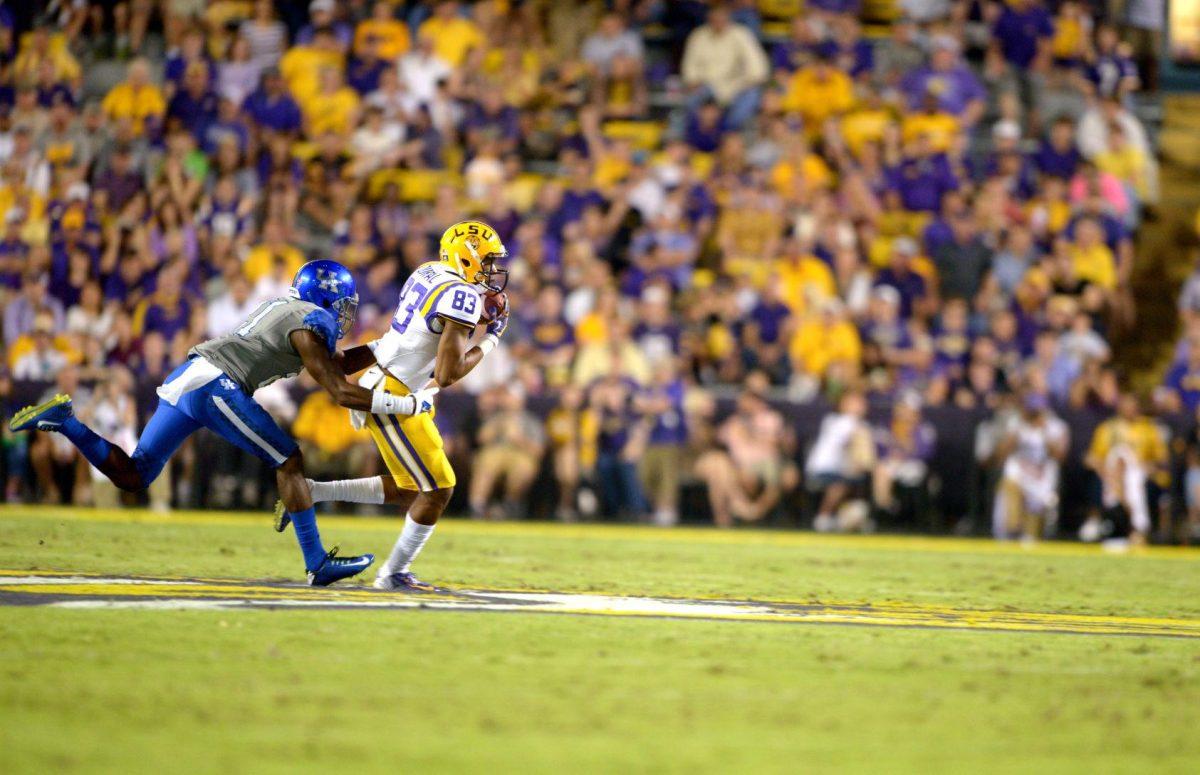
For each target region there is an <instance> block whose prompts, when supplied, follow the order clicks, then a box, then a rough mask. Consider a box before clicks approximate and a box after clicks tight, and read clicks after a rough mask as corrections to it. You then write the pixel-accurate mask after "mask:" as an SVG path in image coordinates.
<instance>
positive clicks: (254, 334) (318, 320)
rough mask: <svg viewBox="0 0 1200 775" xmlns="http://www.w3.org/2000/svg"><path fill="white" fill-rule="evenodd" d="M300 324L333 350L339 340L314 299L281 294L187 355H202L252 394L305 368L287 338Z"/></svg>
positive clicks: (330, 320) (333, 323)
mask: <svg viewBox="0 0 1200 775" xmlns="http://www.w3.org/2000/svg"><path fill="white" fill-rule="evenodd" d="M301 329H304V330H308V331H312V332H313V333H315V334H316V335H317V337H318V338H320V340H321V341H323V342H324V343H325V345H326V346H327V347H328V348H329V352H330V354H333V352H334V349H335V348H336V346H337V339H338V337H337V330H338V329H337V321H336V320H335V319H334V317H333V314H332V313H330V312H328V311H327V310H324V309H321V308H320V307H318V306H317V305H315V304H313V303H312V302H308V301H301V300H300V299H293V298H280V299H272V300H271V301H267V302H264V303H263V304H261V305H260V306H259V307H258V309H256V310H254V312H253V313H252V314H251V315H250V317H248V318H246V322H245V323H242V325H240V326H238V327H237V328H236V329H234V330H233V331H232V332H231V333H228V334H226V335H225V336H222V337H218V338H216V339H210V340H209V341H207V342H202V343H201V344H198V345H196V346H195V347H193V348H192V349H191V350H190V351H189V352H188V357H189V358H195V357H203V358H204V359H206V360H207V361H208V362H209V363H211V364H213V365H214V366H216V367H217V368H219V369H220V370H221V371H223V372H225V374H227V375H228V376H229V377H230V378H231V379H233V380H234V381H235V382H237V383H238V385H240V386H241V387H242V389H243V390H245V391H246V392H247V393H251V394H253V393H254V391H255V390H258V389H259V388H260V387H264V386H265V385H270V384H271V383H272V382H274V381H276V380H279V379H287V378H288V377H294V376H296V375H297V374H299V373H300V370H301V369H303V368H304V363H303V361H301V360H300V355H299V353H297V352H296V348H295V347H293V346H292V341H291V334H292V332H293V331H299V330H301Z"/></svg>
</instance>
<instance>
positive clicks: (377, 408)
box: [371, 387, 439, 417]
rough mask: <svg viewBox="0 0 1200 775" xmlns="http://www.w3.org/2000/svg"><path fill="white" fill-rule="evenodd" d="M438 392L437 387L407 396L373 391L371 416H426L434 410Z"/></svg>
mask: <svg viewBox="0 0 1200 775" xmlns="http://www.w3.org/2000/svg"><path fill="white" fill-rule="evenodd" d="M438 390H439V388H436V387H428V388H424V389H422V390H418V391H417V392H415V393H409V394H408V395H406V396H398V395H395V394H393V393H385V392H383V391H382V390H375V391H372V393H371V414H398V415H403V416H405V417H412V416H413V415H418V414H425V413H426V412H429V411H432V410H433V397H434V396H435V395H437V392H438Z"/></svg>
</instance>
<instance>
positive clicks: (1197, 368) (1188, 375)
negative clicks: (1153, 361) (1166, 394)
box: [1163, 339, 1200, 414]
mask: <svg viewBox="0 0 1200 775" xmlns="http://www.w3.org/2000/svg"><path fill="white" fill-rule="evenodd" d="M1163 387H1165V388H1167V389H1168V390H1170V391H1171V395H1172V397H1173V399H1174V400H1175V401H1177V402H1178V404H1179V405H1180V406H1182V407H1183V408H1184V409H1186V410H1187V411H1188V413H1189V414H1194V413H1195V411H1196V408H1197V407H1200V341H1197V340H1195V339H1191V340H1189V341H1188V345H1187V358H1186V359H1185V360H1183V361H1181V362H1180V363H1177V364H1175V365H1174V366H1172V367H1171V369H1170V370H1169V371H1168V372H1167V374H1166V377H1164V378H1163Z"/></svg>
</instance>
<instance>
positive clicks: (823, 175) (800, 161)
mask: <svg viewBox="0 0 1200 775" xmlns="http://www.w3.org/2000/svg"><path fill="white" fill-rule="evenodd" d="M832 183H833V173H832V172H830V171H829V166H828V165H827V164H825V162H824V160H822V159H821V157H820V156H818V155H816V154H815V153H812V152H811V151H810V150H809V148H808V143H807V142H805V140H804V137H803V136H801V135H791V137H790V138H789V139H788V140H787V146H786V147H785V148H784V151H783V156H782V158H780V160H779V161H778V162H777V163H776V164H775V166H774V167H772V168H771V185H772V186H773V187H774V188H775V190H776V191H777V192H779V195H780V196H781V197H783V198H784V200H786V201H788V202H796V203H799V202H803V201H804V200H805V199H806V198H807V196H806V195H807V194H808V192H810V191H814V190H816V189H820V188H827V187H828V186H829V185H830V184H832Z"/></svg>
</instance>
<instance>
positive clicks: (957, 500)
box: [0, 0, 1200, 540]
mask: <svg viewBox="0 0 1200 775" xmlns="http://www.w3.org/2000/svg"><path fill="white" fill-rule="evenodd" d="M30 5H31V6H39V5H45V8H44V9H41V10H40V12H39V11H38V10H36V9H30V8H26V7H24V5H22V4H15V3H10V2H4V3H2V4H0V63H2V70H0V73H2V80H0V178H2V179H0V218H2V219H3V222H2V224H0V229H2V232H3V233H2V235H0V304H2V306H3V342H4V344H3V346H4V357H3V372H2V376H0V401H2V402H3V405H4V407H3V408H4V409H5V410H6V414H11V411H12V410H13V408H14V406H15V405H16V404H17V403H19V402H21V401H25V400H35V399H37V398H39V397H41V395H42V394H44V393H46V392H50V391H64V390H67V391H71V392H73V393H74V394H75V396H76V405H77V406H79V407H80V411H81V412H86V413H87V414H88V416H89V421H90V422H91V423H92V424H93V425H94V426H95V427H97V428H99V429H103V430H104V432H105V433H106V435H108V437H109V438H111V439H112V440H114V441H115V442H117V443H118V444H121V445H129V444H130V443H131V442H132V441H133V440H134V439H135V438H136V434H137V431H138V429H139V428H140V423H141V422H142V421H143V420H144V418H145V417H146V414H147V409H149V408H150V407H151V406H152V402H153V387H154V386H155V385H157V384H158V383H159V381H160V380H161V378H162V377H163V375H164V374H166V373H167V372H168V371H169V370H170V369H171V368H172V367H173V366H174V365H175V364H176V363H178V362H179V361H180V360H182V359H183V358H184V354H185V353H186V351H187V350H188V348H189V347H190V346H192V345H193V344H195V343H196V342H198V341H200V340H202V339H204V338H207V337H210V336H214V335H218V334H221V333H224V332H226V331H228V330H229V329H230V328H231V327H233V326H234V325H235V323H236V322H237V321H239V320H241V319H242V318H243V317H244V316H246V315H247V314H248V312H249V311H250V310H252V309H253V308H254V307H255V306H256V305H257V304H258V303H260V302H261V301H262V300H264V299H267V298H270V297H274V296H277V295H280V294H282V293H284V291H285V289H286V288H287V287H288V285H289V283H290V280H291V278H292V275H293V274H294V272H295V271H296V269H297V268H298V267H299V266H300V265H301V264H302V263H303V262H304V261H306V260H309V259H312V258H316V257H331V258H334V259H336V260H338V261H340V262H342V263H344V264H346V265H347V266H349V267H350V268H351V269H352V270H353V272H354V273H355V275H356V277H357V279H358V283H359V293H360V295H361V297H362V305H361V308H360V314H359V318H358V323H357V327H356V329H355V332H354V334H353V335H352V336H353V338H354V339H355V340H356V341H361V340H366V339H369V338H373V336H375V335H377V334H378V333H379V332H380V331H381V330H383V328H384V327H385V326H386V322H387V319H388V317H389V316H390V315H391V314H392V311H393V308H394V306H395V304H396V301H397V293H398V289H399V287H400V285H401V284H402V283H403V281H404V280H405V278H406V277H407V274H408V273H409V272H410V271H411V270H412V269H413V268H414V267H415V266H417V265H418V264H420V263H422V262H424V261H426V260H429V259H430V258H432V257H434V252H435V246H436V236H437V235H438V234H439V233H440V232H441V230H442V229H444V228H445V226H446V225H447V224H449V223H452V222H455V221H457V220H460V219H462V218H464V217H467V216H471V217H478V218H482V219H485V220H487V221H488V222H489V223H491V224H492V225H494V227H495V228H496V229H497V230H498V232H499V233H500V235H501V237H502V239H503V240H504V242H505V243H506V245H507V246H508V249H509V252H510V255H511V256H513V258H512V259H511V261H510V269H511V274H512V279H511V282H510V285H509V290H508V292H509V295H510V298H511V306H512V309H513V321H512V324H511V326H510V331H509V333H508V334H507V335H506V337H505V340H504V344H503V346H502V347H501V348H499V349H498V350H497V351H496V352H495V353H493V354H492V355H491V356H490V357H489V358H488V359H487V360H485V361H484V363H483V365H482V366H481V367H480V368H479V369H477V370H476V372H475V373H473V374H472V375H471V376H470V378H469V379H468V380H466V381H465V384H464V386H463V389H462V390H457V389H456V390H453V391H448V392H447V393H446V394H445V395H444V396H443V397H442V399H441V400H442V402H443V411H441V412H440V413H439V418H438V422H439V423H440V424H443V425H444V433H445V436H446V438H447V444H448V446H449V448H450V450H451V453H452V456H454V457H455V458H457V465H458V466H460V467H461V470H463V471H464V472H465V473H466V475H465V476H464V477H463V478H464V479H465V480H467V481H465V482H464V484H465V486H464V487H463V488H461V489H462V492H461V493H460V494H458V495H457V496H456V499H457V500H456V502H458V503H459V505H460V511H462V512H464V513H465V512H470V513H472V514H473V515H476V516H479V517H484V518H492V517H501V516H503V517H525V516H529V515H531V514H536V515H540V516H555V517H558V518H561V519H575V518H579V517H581V516H582V517H587V518H599V517H609V518H625V519H631V520H647V521H655V522H658V523H660V524H674V523H676V522H677V521H679V520H680V519H681V517H682V518H685V519H687V518H695V517H697V516H700V517H702V518H704V519H711V520H713V521H715V522H716V523H717V524H718V525H723V526H728V525H733V524H737V523H740V522H761V521H767V522H773V523H784V524H797V523H800V524H804V525H809V524H811V525H814V526H815V527H816V528H817V529H820V530H858V529H870V528H871V527H873V526H874V525H876V524H882V525H883V526H885V527H888V526H895V527H900V528H905V527H907V528H928V529H950V528H952V527H957V528H958V529H960V530H978V531H990V532H993V533H995V534H996V535H997V536H1000V537H1024V538H1026V539H1032V538H1036V537H1038V536H1041V535H1046V534H1048V533H1052V532H1053V531H1055V530H1056V529H1059V530H1061V526H1057V523H1058V522H1059V516H1060V513H1065V512H1066V511H1068V510H1070V511H1071V513H1072V516H1071V517H1070V520H1071V525H1070V527H1071V529H1072V530H1074V529H1075V528H1077V527H1080V526H1082V534H1083V535H1084V537H1086V538H1089V539H1099V538H1102V537H1105V536H1108V535H1110V534H1111V535H1129V536H1131V537H1132V538H1134V539H1135V540H1140V539H1142V538H1145V537H1147V536H1150V535H1152V534H1153V533H1155V531H1162V530H1166V531H1168V532H1171V531H1173V532H1172V536H1171V537H1179V536H1183V537H1186V536H1187V534H1188V533H1189V526H1190V525H1194V524H1196V520H1198V519H1200V447H1197V445H1196V444H1195V443H1193V440H1192V437H1194V436H1195V435H1196V433H1195V431H1194V430H1191V427H1192V426H1191V425H1186V424H1184V425H1178V424H1177V428H1176V431H1175V436H1176V438H1177V439H1182V442H1181V445H1180V446H1179V447H1178V449H1179V450H1182V451H1180V452H1178V454H1175V453H1169V451H1168V449H1167V446H1168V445H1167V444H1166V443H1165V435H1164V434H1166V433H1167V431H1166V430H1164V428H1163V426H1162V425H1161V424H1160V423H1158V422H1157V421H1156V420H1152V419H1150V417H1149V416H1148V415H1146V414H1144V413H1145V412H1148V411H1151V410H1155V411H1162V412H1170V413H1173V414H1174V415H1189V416H1194V414H1195V411H1196V409H1197V407H1198V406H1200V280H1196V281H1195V282H1189V284H1188V285H1187V286H1186V287H1185V289H1184V292H1183V296H1182V298H1181V300H1180V308H1181V315H1182V316H1183V319H1184V328H1185V336H1184V339H1183V341H1182V342H1181V344H1180V349H1179V354H1178V360H1177V364H1176V365H1175V366H1173V367H1172V369H1171V371H1170V372H1169V373H1168V374H1167V375H1166V376H1165V378H1164V381H1163V389H1162V390H1161V391H1159V393H1157V394H1156V396H1155V405H1154V406H1151V405H1149V404H1148V403H1147V404H1146V405H1144V406H1143V405H1141V404H1139V402H1138V399H1137V398H1136V397H1135V396H1133V395H1131V394H1130V393H1128V392H1127V391H1126V390H1125V388H1124V386H1123V385H1122V384H1121V380H1120V379H1118V374H1117V372H1116V370H1115V369H1114V367H1113V365H1112V362H1111V351H1110V347H1109V344H1108V341H1107V340H1108V335H1109V333H1110V332H1112V331H1114V330H1120V329H1121V328H1122V327H1128V326H1130V325H1131V324H1132V321H1133V320H1134V314H1135V312H1136V304H1135V300H1134V299H1133V298H1132V296H1131V294H1130V293H1129V290H1128V282H1127V280H1128V278H1129V277H1130V273H1131V271H1132V269H1133V267H1134V265H1135V264H1136V263H1137V260H1138V256H1137V251H1136V249H1135V243H1136V239H1135V237H1136V235H1137V231H1138V229H1139V224H1140V223H1141V220H1142V218H1143V214H1144V213H1145V212H1146V208H1147V207H1148V206H1152V205H1153V203H1154V202H1155V198H1156V196H1157V181H1158V169H1157V161H1156V157H1155V153H1154V148H1153V146H1152V144H1151V140H1150V136H1149V134H1148V132H1147V129H1146V127H1145V126H1144V125H1143V123H1142V122H1141V121H1140V120H1139V118H1138V112H1137V107H1138V99H1139V97H1143V96H1144V95H1146V94H1148V93H1152V87H1153V83H1152V82H1151V79H1152V77H1153V72H1152V59H1148V58H1146V55H1147V54H1153V41H1154V40H1155V35H1156V34H1157V30H1156V29H1155V24H1154V19H1153V18H1152V17H1153V14H1151V15H1150V17H1151V18H1149V20H1147V16H1146V14H1144V13H1143V14H1135V13H1134V11H1138V10H1142V11H1144V10H1145V9H1144V8H1142V6H1144V5H1145V3H1143V2H1139V0H1130V2H1128V3H1125V4H1122V3H1112V4H1109V6H1111V7H1114V8H1118V9H1119V10H1118V12H1113V13H1111V14H1110V15H1104V13H1103V11H1102V10H1098V6H1097V5H1096V4H1094V3H1081V2H1074V1H1072V0H1063V1H1062V2H1058V3H1053V4H1051V3H1045V2H1043V1H1042V0H1005V1H1004V2H982V3H981V2H966V1H965V0H899V2H895V3H887V2H884V3H872V2H866V3H862V2H858V1H857V0H809V2H807V3H800V2H797V1H795V0H761V1H760V2H753V1H751V0H740V1H736V0H735V1H734V2H710V3H705V2H687V1H683V0H680V1H677V2H663V1H662V0H624V1H622V0H613V1H612V2H600V1H599V0H558V1H554V2H552V1H551V0H526V1H525V2H520V1H519V0H481V1H480V2H474V3H467V2H412V1H408V2H402V1H397V2H388V1H387V0H378V1H376V2H365V1H364V0H348V1H346V2H337V3H335V2H333V0H313V2H311V3H307V4H305V3H291V2H271V1H270V0H255V1H254V2H251V1H250V0H210V1H209V2H204V0H161V2H154V1H152V0H146V1H145V2H137V1H136V0H135V1H134V2H120V3H99V2H64V3H50V4H30ZM1109 6H1100V7H1099V8H1100V9H1107V8H1108V7H1109ZM1159 26H1161V20H1159ZM1133 42H1139V45H1141V46H1142V48H1140V49H1135V48H1134V46H1133V45H1131V44H1132V43H1133ZM1198 277H1200V275H1198ZM313 388H314V385H313V384H312V383H311V382H309V381H307V380H306V379H305V378H304V377H301V378H299V379H298V380H295V381H292V382H291V383H276V384H275V385H272V386H270V387H269V388H266V389H265V390H264V391H260V393H259V396H258V397H259V399H260V400H261V401H262V402H263V403H264V404H266V405H267V406H268V407H269V408H270V409H271V411H273V412H274V413H276V415H277V417H278V418H279V419H280V420H281V421H283V422H284V423H285V427H290V428H291V429H292V432H293V433H294V435H295V436H296V437H297V438H298V439H299V440H300V441H301V442H302V444H303V446H304V449H305V453H306V460H307V461H308V467H309V469H310V472H312V473H313V474H314V475H315V476H316V477H317V478H325V477H339V476H347V475H353V476H362V475H367V474H370V473H377V472H381V471H382V470H383V469H382V466H381V465H380V461H378V460H377V459H376V455H375V454H374V452H373V449H372V447H371V445H370V443H369V439H367V437H366V436H365V434H363V433H360V432H357V431H355V430H354V429H352V428H351V427H350V425H349V423H348V422H347V421H346V417H345V412H344V410H341V409H339V408H338V407H336V406H334V405H333V404H332V403H331V402H330V400H329V399H328V397H327V396H326V395H325V394H324V393H323V392H321V391H319V390H313ZM264 393H265V394H266V395H264ZM1085 411H1086V412H1087V413H1088V414H1087V416H1088V417H1089V418H1090V417H1095V421H1091V422H1085V421H1084V420H1081V419H1079V418H1080V417H1082V415H1081V414H1080V413H1081V412H1085ZM1072 413H1074V415H1077V416H1075V421H1074V422H1072V421H1071V416H1074V415H1072ZM1097 413H1098V414H1097ZM1108 414H1112V415H1113V418H1112V419H1105V418H1106V417H1107V415H1108ZM1060 415H1061V416H1060ZM1064 417H1065V419H1064ZM1101 420H1104V421H1105V422H1104V424H1103V425H1099V426H1098V423H1099V422H1100V421H1101ZM1097 426H1098V427H1097ZM1185 426H1186V427H1185ZM964 428H965V430H964ZM1093 432H1094V435H1095V438H1092V435H1093ZM1081 433H1082V434H1085V435H1086V436H1087V437H1086V438H1081V437H1080V434H1081ZM1189 434H1190V435H1189ZM56 438H57V437H55V436H53V435H48V434H33V435H32V436H31V437H24V436H22V437H14V436H12V435H11V434H7V431H6V435H5V437H4V452H5V455H4V461H3V464H4V475H5V488H6V492H5V495H6V500H7V501H9V502H15V501H19V500H26V501H33V500H40V501H52V502H74V503H95V504H99V505H104V504H108V505H113V504H116V503H118V502H119V498H118V494H117V493H116V492H115V491H113V490H111V489H110V488H109V487H108V485H107V483H105V482H103V481H102V478H101V477H98V476H96V477H93V476H92V475H91V472H90V470H89V469H88V467H87V465H86V463H85V462H84V461H82V460H81V459H80V458H78V457H77V456H76V454H75V453H74V451H73V450H72V449H71V448H70V447H69V446H66V447H64V446H63V445H62V444H59V443H58V442H57V441H56ZM210 444H211V440H209V439H206V438H204V437H203V436H202V437H200V438H198V439H197V440H196V441H195V442H194V443H192V444H191V445H190V446H189V447H188V448H187V449H186V450H185V452H184V454H183V455H182V456H181V457H180V458H179V459H177V460H176V461H175V462H174V463H173V465H172V470H171V472H170V475H169V476H167V477H165V478H164V479H162V480H160V482H161V483H160V484H157V485H156V487H155V488H154V489H152V491H151V492H150V493H149V494H148V495H147V496H145V498H143V500H146V499H148V502H149V504H150V505H151V506H153V507H155V508H159V509H167V508H171V507H187V506H198V507H213V508H220V507H246V508H258V507H260V506H262V505H264V504H266V503H268V502H269V501H270V500H271V499H272V498H273V497H274V495H273V493H272V492H271V491H270V486H269V484H270V478H269V477H267V476H265V472H263V471H261V470H260V467H259V466H258V465H257V464H256V463H254V462H253V461H252V460H250V459H247V458H244V457H241V456H239V455H237V454H236V453H234V452H233V451H232V450H230V449H229V448H227V447H222V448H220V449H221V453H220V454H219V455H212V454H208V449H209V446H208V445H210ZM214 449H215V447H214ZM960 453H961V454H960ZM947 466H949V468H947ZM955 466H957V468H955ZM951 470H956V471H959V472H960V475H957V476H953V477H951V476H949V475H948V474H947V471H951ZM1072 472H1073V473H1072ZM1035 485H1036V486H1035ZM1067 495H1070V496H1071V497H1070V498H1068V497H1067ZM1068 500H1069V501H1070V503H1072V504H1076V506H1075V507H1074V508H1072V509H1067V508H1066V503H1067V501H1068ZM1060 502H1061V503H1060ZM1060 505H1061V506H1062V507H1061V508H1060ZM1165 512H1171V514H1173V515H1174V516H1175V517H1176V519H1175V520H1174V522H1171V521H1170V515H1169V514H1165ZM932 514H939V515H941V516H939V517H938V518H936V519H934V518H933V517H931V516H930V515H932ZM1164 525H1166V527H1163V526H1164Z"/></svg>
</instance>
